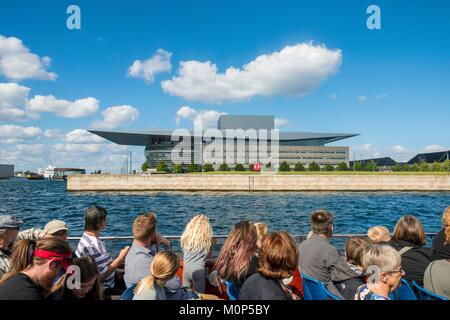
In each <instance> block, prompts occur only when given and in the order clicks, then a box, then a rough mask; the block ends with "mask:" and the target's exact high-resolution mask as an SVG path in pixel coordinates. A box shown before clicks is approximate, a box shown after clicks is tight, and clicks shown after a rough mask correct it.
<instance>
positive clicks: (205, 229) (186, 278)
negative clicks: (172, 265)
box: [180, 214, 213, 293]
mask: <svg viewBox="0 0 450 320" xmlns="http://www.w3.org/2000/svg"><path fill="white" fill-rule="evenodd" d="M212 235H213V232H212V227H211V224H210V223H209V219H208V217H207V216H206V215H204V214H199V215H196V216H195V217H193V218H192V219H191V221H189V223H188V224H187V226H186V228H185V229H184V232H183V234H182V235H181V239H180V243H181V248H182V249H183V286H184V287H187V288H191V289H194V290H195V291H196V292H199V293H204V292H205V281H206V268H205V263H206V258H207V257H208V256H209V254H210V253H211V252H210V251H211V249H212V245H213V238H212Z"/></svg>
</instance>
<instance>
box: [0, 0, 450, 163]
mask: <svg viewBox="0 0 450 320" xmlns="http://www.w3.org/2000/svg"><path fill="white" fill-rule="evenodd" d="M70 4H76V5H78V6H79V7H80V9H81V30H68V29H67V27H66V19H67V17H68V16H69V15H68V14H66V9H67V7H68V6H69V5H70ZM370 4H377V5H378V6H379V7H380V8H381V26H382V28H381V30H369V29H368V28H367V27H366V19H367V17H368V16H369V15H368V14H367V13H366V9H367V7H368V6H369V5H370ZM449 18H450V4H449V3H448V2H447V1H414V2H411V1H400V0H398V1H375V2H372V1H362V0H358V1H314V2H311V1H276V2H275V1H156V0H153V1H145V2H144V1H126V2H125V1H114V2H113V1H110V2H106V1H93V0H90V1H75V2H69V1H40V2H39V4H38V3H36V2H34V1H20V0H18V1H14V2H5V1H3V2H1V3H0V35H1V36H3V37H4V38H3V41H4V45H3V49H2V46H1V40H0V84H2V83H3V84H11V83H15V84H17V86H15V87H13V86H8V87H7V86H4V88H5V89H4V91H3V95H4V96H3V104H2V102H1V101H2V100H1V99H2V96H1V92H2V91H1V87H0V108H2V106H3V108H4V110H3V111H4V112H3V116H2V113H1V112H2V111H1V109H0V162H2V163H4V162H6V163H11V162H13V163H15V164H16V169H31V170H37V167H39V166H45V165H47V164H48V163H54V164H56V165H67V166H69V165H70V166H81V167H85V168H88V169H104V170H110V171H114V170H116V171H117V170H118V168H119V167H120V165H121V162H123V159H124V154H125V153H126V152H127V149H128V148H119V147H114V146H110V145H109V144H105V143H104V142H103V141H100V140H98V139H95V138H92V137H89V136H87V135H86V134H85V133H83V132H82V131H80V130H79V131H75V132H74V130H77V129H87V128H91V127H95V126H97V127H98V126H100V127H103V128H106V129H117V130H122V129H123V130H142V129H146V128H174V127H177V126H182V127H190V126H192V117H193V116H192V114H191V116H189V115H184V116H183V114H182V113H181V115H182V116H181V118H180V122H179V123H176V121H175V118H176V116H177V111H179V110H180V108H181V107H182V106H188V107H189V108H190V109H184V110H191V113H192V112H194V111H192V110H195V114H194V116H195V115H197V116H202V115H203V116H205V117H208V116H209V117H214V116H215V115H217V114H219V113H220V112H223V113H230V114H273V115H275V117H276V118H278V119H281V120H280V123H283V124H284V125H283V126H282V127H280V129H282V130H290V131H315V132H349V133H353V132H354V133H361V135H360V136H358V137H356V138H352V139H349V140H344V141H341V142H337V143H335V144H334V145H349V146H350V147H351V154H352V155H353V153H355V154H356V155H357V157H358V158H360V157H363V158H364V157H372V156H393V157H394V158H395V159H397V160H408V159H409V158H411V157H412V156H413V155H414V154H416V153H418V152H423V151H434V150H439V149H442V148H449V147H450V141H449V140H450V139H449V138H450V135H449V134H448V132H447V131H448V130H447V128H448V120H449V119H450V72H449V71H450V59H449V56H450V38H449V36H448V34H449V32H450V19H449ZM11 38H17V39H20V40H21V42H22V44H21V45H22V47H21V49H20V50H23V48H26V50H28V52H29V53H30V54H34V55H37V56H38V64H39V63H40V67H41V70H40V72H41V73H38V72H34V73H33V72H31V71H29V70H25V71H24V70H19V71H20V72H25V73H21V76H13V73H12V72H13V71H17V68H19V69H20V67H21V66H20V64H18V65H6V66H5V64H7V63H14V62H15V60H14V59H9V60H8V59H6V58H5V57H6V55H8V54H9V55H10V56H9V58H11V53H10V52H11V50H10V51H8V50H9V49H8V48H7V47H6V46H7V45H11V43H12V42H7V39H11ZM0 39H2V38H0ZM301 44H305V47H302V48H303V49H301V48H300V47H296V46H301ZM321 45H324V46H325V47H326V52H322V53H321V52H318V51H317V50H318V48H320V46H321ZM287 47H291V48H292V47H294V48H298V50H299V51H298V52H303V51H301V50H306V51H307V53H310V54H316V55H319V56H320V57H322V54H323V59H324V64H321V65H318V66H317V68H316V69H314V68H312V70H309V71H307V72H306V71H304V70H303V69H301V68H300V67H299V69H298V70H297V69H296V65H295V63H296V61H293V62H292V61H291V62H292V63H294V65H293V68H292V74H290V72H291V71H290V70H289V69H288V70H287V72H286V70H285V71H283V72H280V70H279V69H277V68H275V69H273V66H272V65H270V64H269V63H264V62H261V63H260V64H258V70H259V71H258V72H256V73H255V72H253V73H252V72H247V73H245V75H241V76H240V77H236V78H235V77H229V78H226V79H225V80H223V81H224V83H225V84H226V85H230V86H231V87H232V89H230V90H229V91H226V90H225V92H220V94H222V95H221V97H220V98H218V97H217V95H214V94H213V91H214V90H213V89H214V88H215V87H214V81H213V82H208V81H209V80H208V79H206V80H205V79H202V80H201V81H203V82H202V84H203V85H200V86H197V84H196V83H195V81H196V78H195V77H190V78H189V77H187V78H188V79H186V77H185V78H184V80H186V81H188V80H189V81H190V82H189V83H190V86H191V87H189V86H187V85H186V83H184V82H183V83H184V84H180V83H178V84H177V82H176V81H175V80H174V78H177V77H180V73H179V71H178V69H179V68H180V62H182V61H191V62H192V61H195V62H198V63H199V65H200V66H205V63H206V62H207V61H210V62H211V64H214V65H216V67H217V72H216V74H215V76H217V78H214V79H216V80H217V79H220V77H221V76H222V73H224V72H225V70H227V69H228V68H230V67H234V68H238V69H240V70H241V71H242V70H243V68H244V67H243V65H245V64H248V63H250V62H252V61H254V60H255V59H256V58H257V57H260V56H262V55H268V56H271V55H273V54H275V55H276V54H277V53H280V52H284V51H283V49H285V48H287ZM5 48H6V49H5ZM15 48H16V47H15ZM16 49H17V48H16ZM16 49H15V50H16ZM158 49H163V50H164V52H166V53H167V54H168V55H169V56H170V59H166V60H168V63H169V64H170V66H171V67H170V68H167V65H166V67H164V65H163V66H162V69H164V70H165V71H159V72H158V71H156V72H153V73H152V77H151V78H152V80H153V81H149V80H148V79H147V80H146V79H144V77H143V76H142V73H139V72H137V73H136V75H135V76H132V75H130V74H129V71H128V70H129V68H130V66H132V64H133V62H134V61H136V60H139V61H140V62H141V63H144V62H145V61H148V59H151V58H152V57H155V54H156V55H157V56H158V54H157V50H158ZM2 50H3V51H2ZM17 50H18V49H17ZM8 52H9V53H8ZM17 52H19V51H17ZM20 52H22V51H20ZM337 52H339V54H340V56H339V61H336V60H333V59H336V56H335V55H336V53H337ZM333 54H334V56H333ZM2 55H3V56H2ZM284 56H285V55H283V54H280V56H279V59H282V58H283V57H284ZM27 57H28V58H29V56H25V58H27ZM44 57H49V58H50V59H49V60H50V63H47V62H46V61H44V60H45V59H44ZM2 59H3V62H2ZM39 59H40V60H39ZM43 59H44V60H43ZM286 59H288V58H286ZM10 61H12V62H10ZM35 62H36V61H35ZM165 62H166V64H167V61H165ZM288 62H289V61H288ZM291 62H289V63H291ZM16 63H17V61H16ZM301 63H304V62H302V61H298V64H301ZM1 64H3V69H2V67H1ZM160 67H161V66H160ZM325 67H327V68H329V69H330V70H329V72H324V71H323V68H325ZM152 68H154V64H153V66H152ZM264 68H266V69H264ZM141 69H145V68H141ZM141 69H140V70H141ZM150 69H151V68H150ZM167 69H170V70H167ZM2 70H3V72H2ZM8 70H9V71H8ZM151 70H153V71H154V69H151ZM151 70H150V71H151ZM296 70H297V71H298V72H297V71H296ZM321 70H322V71H321ZM141 71H142V70H141ZM265 71H267V72H269V73H270V75H271V76H270V77H268V78H265V77H264V76H262V77H261V76H260V75H261V74H263V75H264V74H265ZM259 72H261V73H259ZM277 72H279V73H277ZM321 72H322V73H321ZM51 73H53V74H56V79H53V80H52V79H50V78H51V77H52V76H51V75H50V74H51ZM191 76H192V75H191ZM316 77H317V79H318V80H317V81H316V82H314V83H313V84H312V85H311V86H310V87H308V88H307V89H305V86H307V83H308V81H309V79H310V78H313V79H315V78H316ZM214 79H213V80H214ZM267 79H268V81H266V80H267ZM277 79H279V81H280V82H279V83H277V81H278V80H277ZM162 81H168V82H170V83H169V84H171V85H172V86H171V88H172V89H170V88H169V89H167V88H166V89H164V88H163V87H162V85H161V82H162ZM211 81H212V80H211ZM252 81H255V83H256V84H255V83H253V82H252ZM249 82H251V83H249ZM290 83H295V84H294V85H293V89H292V90H291V91H290V92H286V90H287V89H286V84H290ZM305 83H306V84H305ZM210 86H212V87H210ZM246 86H248V89H249V90H250V89H251V90H250V91H252V93H250V94H248V95H245V96H244V98H236V97H237V95H238V94H240V91H239V90H241V89H242V88H246ZM255 86H256V87H258V88H259V89H255V88H254V87H255ZM23 87H25V88H28V89H29V91H28V94H27V96H26V97H24V96H23V95H22V96H20V97H21V99H15V100H14V101H13V99H12V98H11V93H10V95H8V96H7V97H8V98H5V97H6V93H5V92H6V90H10V91H11V90H15V91H14V94H16V95H18V92H19V90H20V88H23ZM193 88H194V89H198V90H199V91H201V90H203V92H201V93H199V94H198V95H194V96H192V95H190V92H192V90H193ZM210 88H212V89H210ZM261 88H263V89H261ZM216 89H217V88H216ZM10 91H8V92H10ZM219 91H220V90H219ZM22 92H23V91H22ZM180 92H181V93H180ZM183 92H184V93H183ZM186 92H188V93H189V94H186ZM228 94H229V96H228ZM233 94H235V95H236V96H233ZM36 96H43V97H47V98H46V99H44V100H43V101H41V102H40V103H38V102H39V101H38V99H35V98H36ZM49 96H54V97H55V99H57V100H65V101H66V102H61V101H57V102H55V101H53V105H51V104H52V101H50V100H49V99H48V97H49ZM88 97H91V98H94V99H95V101H94V102H93V101H90V102H89V103H88V104H89V105H90V108H87V109H86V110H85V111H83V112H81V113H79V112H78V111H77V112H75V113H76V114H74V113H73V110H72V109H70V110H72V111H70V110H69V109H67V108H71V106H68V104H70V102H74V101H76V100H79V99H85V98H88ZM22 98H23V99H22ZM6 99H10V100H6ZM18 100H20V101H18ZM22 100H23V101H25V102H23V101H22ZM5 101H6V102H5ZM30 101H32V102H30ZM84 103H87V102H86V100H83V101H81V102H80V106H81V107H83V108H84V107H85V106H84V105H83V104H84ZM13 104H14V106H12V105H13ZM117 106H120V107H123V106H127V107H126V108H119V109H120V111H121V112H122V113H121V114H118V112H119V109H117V108H116V109H110V110H109V113H108V114H109V115H110V118H105V115H103V114H102V112H104V111H105V110H107V109H109V108H111V107H117ZM7 107H8V108H9V109H8V110H7V111H8V112H9V111H11V110H13V109H14V110H15V111H17V110H19V111H20V112H21V115H20V116H15V117H12V116H11V112H9V113H7V112H6V111H5V110H6V108H7ZM72 107H73V108H77V107H78V105H77V104H75V106H72ZM58 108H60V109H58ZM61 108H63V109H64V108H66V109H64V110H62V109H61ZM44 110H47V111H44ZM48 110H50V111H48ZM207 110H210V111H214V112H216V113H210V114H206V113H203V111H207ZM75 116H76V117H75ZM106 117H108V116H106ZM183 117H184V118H183ZM208 119H209V118H208ZM27 128H28V129H27ZM29 128H34V129H29ZM37 129H39V130H37ZM49 130H50V131H49ZM71 132H72V135H70V136H69V137H68V134H69V133H71ZM70 137H71V138H70ZM133 151H134V153H135V158H136V159H137V161H141V160H142V159H143V148H133Z"/></svg>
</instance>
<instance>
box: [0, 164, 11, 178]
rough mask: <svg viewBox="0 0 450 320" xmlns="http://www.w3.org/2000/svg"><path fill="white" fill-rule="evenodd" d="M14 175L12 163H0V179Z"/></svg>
mask: <svg viewBox="0 0 450 320" xmlns="http://www.w3.org/2000/svg"><path fill="white" fill-rule="evenodd" d="M12 177H14V165H13V164H0V179H7V178H12Z"/></svg>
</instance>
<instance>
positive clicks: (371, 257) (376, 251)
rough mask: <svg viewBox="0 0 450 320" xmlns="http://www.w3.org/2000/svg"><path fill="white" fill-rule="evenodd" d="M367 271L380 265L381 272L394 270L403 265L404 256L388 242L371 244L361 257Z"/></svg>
mask: <svg viewBox="0 0 450 320" xmlns="http://www.w3.org/2000/svg"><path fill="white" fill-rule="evenodd" d="M361 260H362V261H361V264H362V267H363V269H364V271H365V272H368V269H369V267H373V266H375V267H378V268H379V269H380V272H392V271H394V269H395V268H397V267H398V266H400V265H401V262H402V258H401V256H400V254H399V253H398V251H397V250H395V249H394V248H393V247H391V246H389V245H386V244H374V245H371V246H369V247H368V248H367V249H366V250H365V251H364V254H363V256H362V259H361Z"/></svg>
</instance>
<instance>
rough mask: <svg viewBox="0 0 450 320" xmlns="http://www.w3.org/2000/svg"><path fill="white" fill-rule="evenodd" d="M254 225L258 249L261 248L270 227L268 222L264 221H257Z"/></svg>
mask: <svg viewBox="0 0 450 320" xmlns="http://www.w3.org/2000/svg"><path fill="white" fill-rule="evenodd" d="M254 226H255V228H256V236H257V240H256V245H257V246H258V250H259V249H260V248H261V243H262V240H263V238H264V237H265V236H266V235H267V232H268V231H269V227H268V226H267V224H266V223H263V222H256V223H254Z"/></svg>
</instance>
